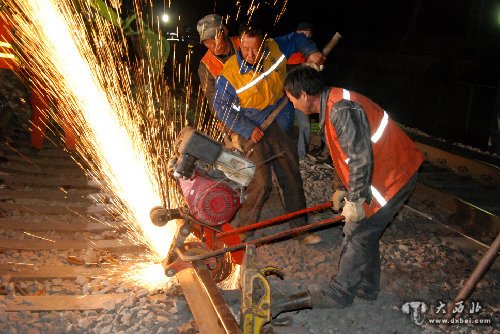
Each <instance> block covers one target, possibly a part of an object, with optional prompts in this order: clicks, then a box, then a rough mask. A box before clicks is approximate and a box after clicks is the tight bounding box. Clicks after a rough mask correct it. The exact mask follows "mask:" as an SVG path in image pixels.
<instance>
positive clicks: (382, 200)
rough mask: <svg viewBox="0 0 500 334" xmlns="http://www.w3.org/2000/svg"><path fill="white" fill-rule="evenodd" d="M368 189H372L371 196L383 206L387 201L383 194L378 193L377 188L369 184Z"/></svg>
mask: <svg viewBox="0 0 500 334" xmlns="http://www.w3.org/2000/svg"><path fill="white" fill-rule="evenodd" d="M370 189H371V191H372V195H373V197H375V199H376V200H377V202H378V203H379V204H380V206H384V205H386V204H387V201H386V200H385V198H384V196H382V194H381V193H380V191H378V190H377V188H375V187H374V186H370Z"/></svg>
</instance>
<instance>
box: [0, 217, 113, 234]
mask: <svg viewBox="0 0 500 334" xmlns="http://www.w3.org/2000/svg"><path fill="white" fill-rule="evenodd" d="M120 227H122V225H121V224H120V223H116V222H110V223H74V222H73V223H62V222H57V221H50V222H39V223H36V222H29V221H26V220H24V219H0V229H8V230H22V231H38V232H39V231H70V232H93V233H100V232H104V231H112V230H115V229H117V228H120Z"/></svg>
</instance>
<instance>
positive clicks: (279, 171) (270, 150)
mask: <svg viewBox="0 0 500 334" xmlns="http://www.w3.org/2000/svg"><path fill="white" fill-rule="evenodd" d="M276 155H279V157H276V158H274V159H272V160H271V161H270V162H267V163H264V164H263V162H264V161H266V160H268V159H271V158H272V157H273V156H276ZM249 158H250V160H252V162H253V163H255V165H256V166H257V168H256V169H255V176H254V178H253V180H252V182H250V184H249V185H248V188H247V192H246V197H245V201H244V202H243V204H242V206H241V209H240V219H239V224H238V225H239V226H246V225H249V224H252V223H255V222H257V221H259V219H260V212H261V210H262V206H263V205H264V203H265V201H266V200H267V199H268V197H269V194H270V193H271V190H272V187H273V182H272V178H271V168H272V169H273V170H274V173H275V174H276V178H277V179H278V184H279V186H280V188H281V191H282V193H283V197H284V202H285V212H287V213H288V212H292V211H297V210H301V209H304V208H305V207H306V199H305V196H304V187H303V185H302V178H301V176H300V169H299V158H298V156H297V148H296V147H295V146H294V145H293V142H292V139H291V138H290V136H289V135H288V134H286V133H285V132H283V130H281V128H280V127H279V126H278V125H277V124H276V122H274V123H271V125H270V126H269V128H268V129H267V130H266V132H265V135H264V138H262V139H261V140H260V141H259V142H258V143H257V144H256V145H255V146H254V148H253V153H252V154H251V155H250V156H249ZM305 224H307V217H304V216H303V217H299V218H297V219H295V220H293V221H290V226H291V227H299V226H303V225H305Z"/></svg>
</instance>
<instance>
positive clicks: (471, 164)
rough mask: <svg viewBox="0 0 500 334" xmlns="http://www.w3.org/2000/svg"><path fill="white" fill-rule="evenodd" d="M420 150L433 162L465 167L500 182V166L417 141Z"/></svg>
mask: <svg viewBox="0 0 500 334" xmlns="http://www.w3.org/2000/svg"><path fill="white" fill-rule="evenodd" d="M415 144H416V145H417V147H418V149H419V150H420V151H422V152H423V153H424V154H425V156H426V159H427V160H428V161H430V162H433V163H438V164H440V163H442V162H446V164H447V165H448V166H450V167H452V168H455V169H459V170H462V171H463V170H464V169H466V170H467V171H468V172H469V173H470V174H472V175H476V176H481V177H488V178H491V179H492V180H494V181H495V182H500V168H499V167H498V166H494V165H491V164H488V163H485V162H482V161H477V160H473V159H468V158H464V157H462V156H460V155H457V154H453V153H450V152H446V151H443V150H441V149H439V148H435V147H432V146H429V145H426V144H422V143H419V142H416V143H415Z"/></svg>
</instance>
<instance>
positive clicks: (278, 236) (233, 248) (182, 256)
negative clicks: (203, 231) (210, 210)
mask: <svg viewBox="0 0 500 334" xmlns="http://www.w3.org/2000/svg"><path fill="white" fill-rule="evenodd" d="M343 219H344V217H343V216H335V217H333V218H329V219H325V220H322V221H319V222H317V223H313V224H308V225H305V226H301V227H297V228H294V229H290V230H287V231H283V232H279V233H275V234H271V235H267V236H265V237H262V238H258V239H254V240H251V241H249V242H243V243H240V244H236V245H233V246H229V247H225V248H219V249H217V250H214V251H211V252H207V253H205V254H201V255H186V254H184V253H183V252H182V251H181V250H180V249H179V248H176V249H175V250H176V252H177V255H179V257H180V259H181V260H182V261H187V262H192V261H198V260H205V259H208V258H211V257H215V256H219V255H222V254H225V253H228V252H235V251H238V250H242V249H244V248H245V247H246V245H247V244H255V245H262V244H266V243H269V242H271V241H275V240H278V239H284V238H286V237H290V236H295V235H298V234H300V233H303V232H306V231H309V230H312V229H316V228H320V227H323V226H327V225H330V224H333V223H338V222H341V221H342V220H343Z"/></svg>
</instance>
